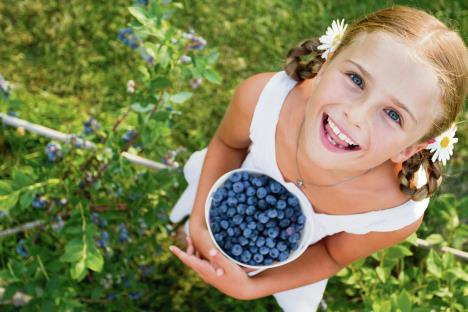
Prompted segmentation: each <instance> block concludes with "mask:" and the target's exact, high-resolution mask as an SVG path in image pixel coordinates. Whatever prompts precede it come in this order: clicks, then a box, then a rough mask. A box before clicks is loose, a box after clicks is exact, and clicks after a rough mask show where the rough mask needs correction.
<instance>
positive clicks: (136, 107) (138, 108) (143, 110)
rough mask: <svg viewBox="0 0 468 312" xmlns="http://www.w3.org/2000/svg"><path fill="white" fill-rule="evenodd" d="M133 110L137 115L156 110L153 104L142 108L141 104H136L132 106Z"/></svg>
mask: <svg viewBox="0 0 468 312" xmlns="http://www.w3.org/2000/svg"><path fill="white" fill-rule="evenodd" d="M131 108H132V109H133V110H134V111H135V112H137V113H146V112H149V111H150V110H152V109H153V108H154V105H153V104H148V105H147V106H141V104H140V103H134V104H132V105H131Z"/></svg>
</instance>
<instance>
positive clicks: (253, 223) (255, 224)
mask: <svg viewBox="0 0 468 312" xmlns="http://www.w3.org/2000/svg"><path fill="white" fill-rule="evenodd" d="M247 227H248V228H249V229H251V230H255V229H256V228H257V223H255V222H253V221H251V222H249V223H248V224H247Z"/></svg>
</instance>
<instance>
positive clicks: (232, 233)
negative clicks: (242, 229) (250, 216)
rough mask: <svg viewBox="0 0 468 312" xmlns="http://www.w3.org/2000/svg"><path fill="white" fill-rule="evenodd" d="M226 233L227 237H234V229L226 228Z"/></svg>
mask: <svg viewBox="0 0 468 312" xmlns="http://www.w3.org/2000/svg"><path fill="white" fill-rule="evenodd" d="M226 233H227V235H228V236H234V229H233V228H228V229H227V230H226Z"/></svg>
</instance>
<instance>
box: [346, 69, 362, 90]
mask: <svg viewBox="0 0 468 312" xmlns="http://www.w3.org/2000/svg"><path fill="white" fill-rule="evenodd" d="M348 76H349V78H351V81H352V82H353V83H354V84H355V85H357V86H358V87H359V88H361V89H364V80H363V79H362V78H361V76H359V75H358V74H356V73H349V74H348Z"/></svg>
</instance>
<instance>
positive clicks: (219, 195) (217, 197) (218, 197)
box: [213, 188, 227, 203]
mask: <svg viewBox="0 0 468 312" xmlns="http://www.w3.org/2000/svg"><path fill="white" fill-rule="evenodd" d="M226 195H227V192H226V190H225V189H224V188H219V189H217V190H216V191H215V192H214V194H213V201H215V202H216V203H219V202H220V201H222V200H223V199H224V198H225V197H226Z"/></svg>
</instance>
